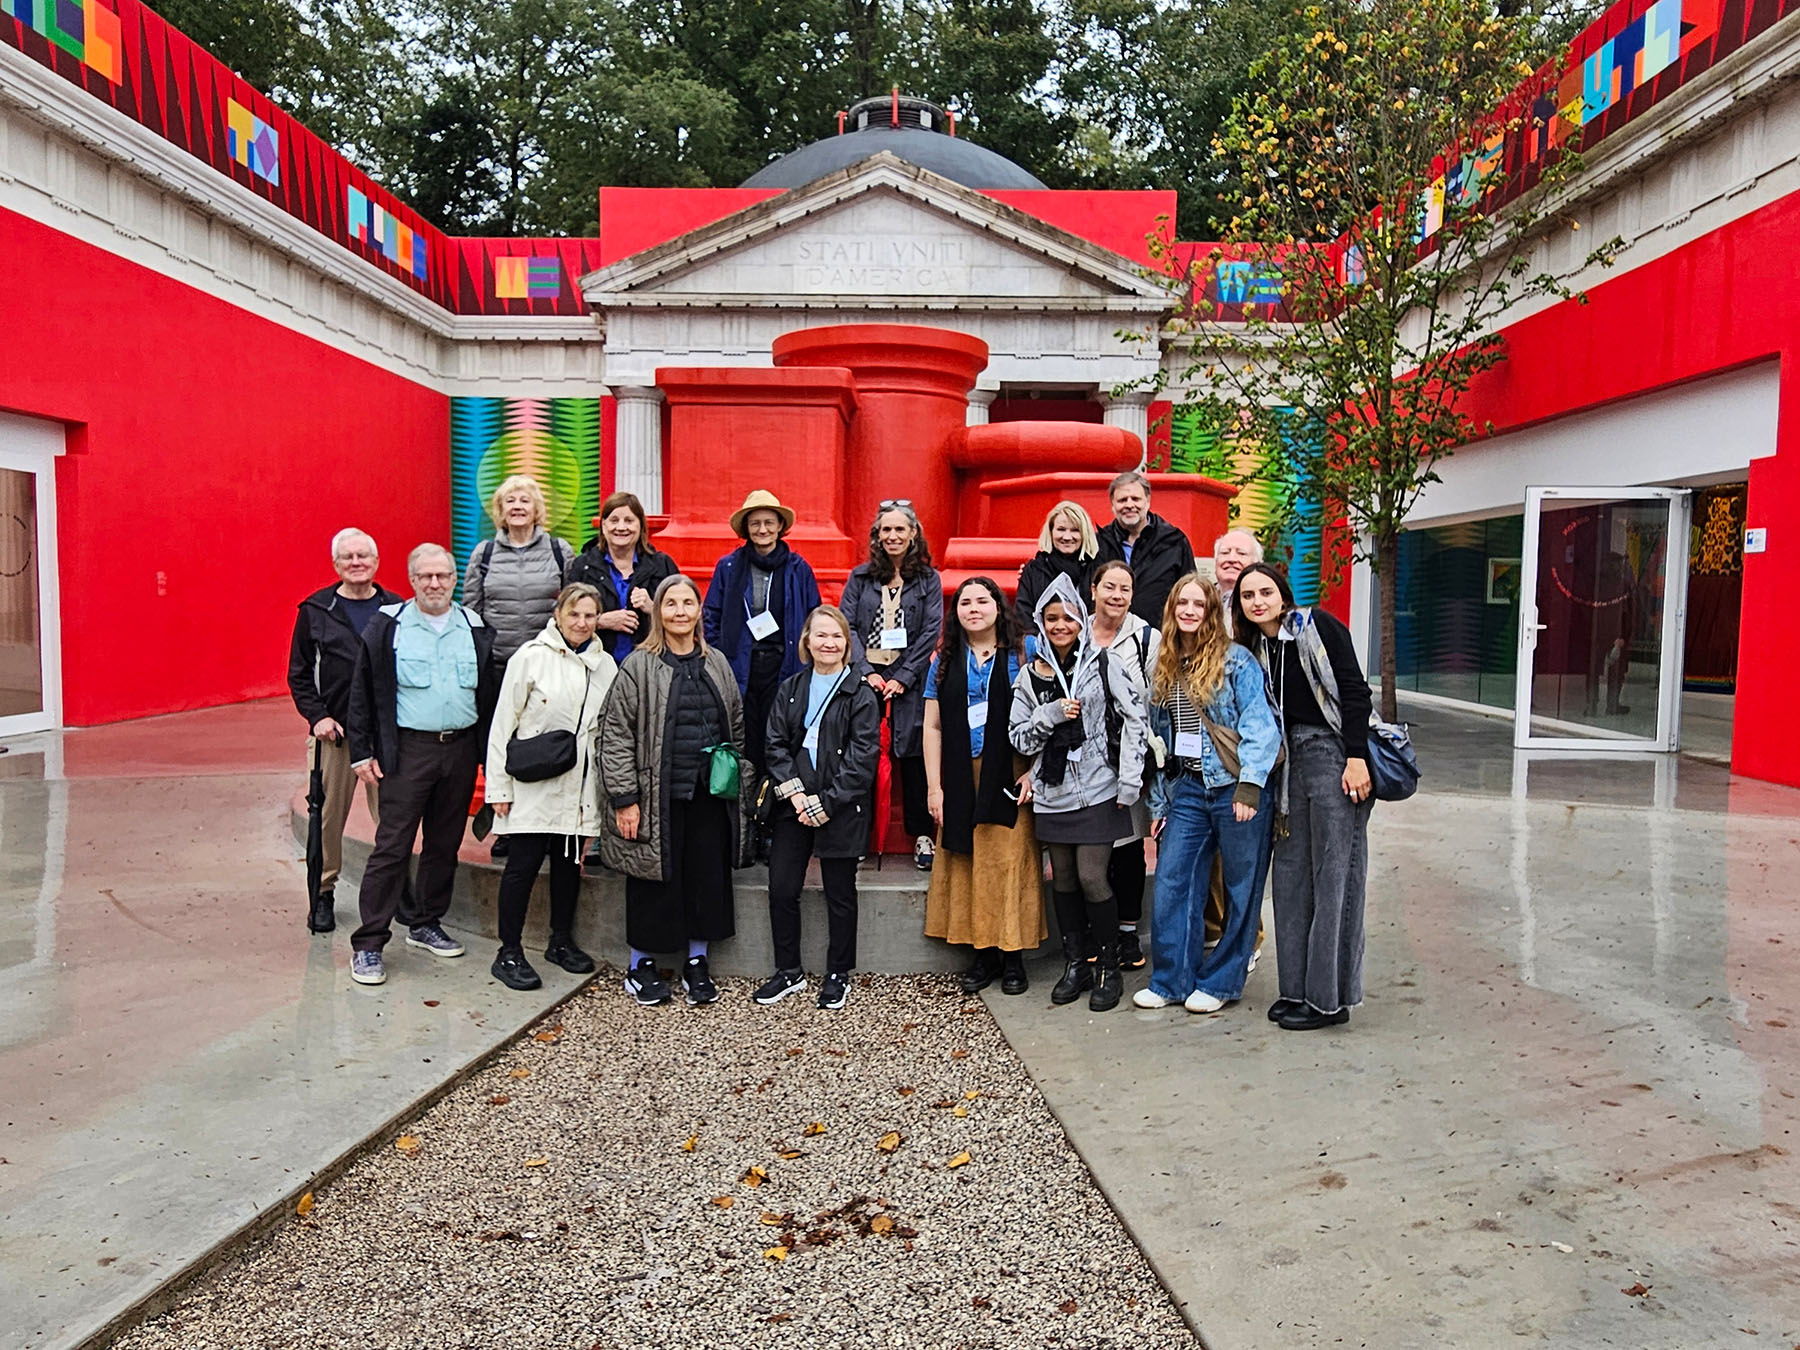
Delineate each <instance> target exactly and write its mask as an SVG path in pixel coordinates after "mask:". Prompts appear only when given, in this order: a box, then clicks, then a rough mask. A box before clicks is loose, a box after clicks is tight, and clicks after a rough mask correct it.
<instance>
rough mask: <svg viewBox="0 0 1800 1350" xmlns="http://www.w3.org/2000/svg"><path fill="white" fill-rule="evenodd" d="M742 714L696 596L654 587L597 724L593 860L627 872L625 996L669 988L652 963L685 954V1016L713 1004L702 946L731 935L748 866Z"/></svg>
mask: <svg viewBox="0 0 1800 1350" xmlns="http://www.w3.org/2000/svg"><path fill="white" fill-rule="evenodd" d="M743 750H744V705H743V700H742V699H741V698H740V697H739V695H738V686H737V679H736V677H735V676H733V675H732V673H731V665H730V663H729V662H727V661H726V660H725V656H724V653H722V652H720V651H719V649H718V648H716V647H709V646H707V644H706V639H705V638H704V637H703V636H702V635H701V632H700V588H699V587H698V586H697V585H695V584H694V582H693V581H692V580H690V579H689V578H687V577H685V576H679V575H677V576H672V577H670V578H669V579H668V580H667V581H665V582H663V583H662V585H660V586H658V587H657V588H656V595H655V596H654V597H653V598H652V605H651V610H650V632H649V634H648V635H647V636H646V637H645V639H644V640H643V641H642V642H640V643H639V644H638V646H637V650H636V651H634V652H632V654H631V655H630V656H628V657H626V658H625V664H624V666H623V667H621V668H620V670H619V677H618V679H616V680H615V681H613V688H612V693H611V694H610V695H608V697H607V700H606V708H605V710H604V711H603V712H602V713H601V716H600V791H601V792H602V793H603V794H604V795H605V798H606V800H605V802H604V803H603V805H604V806H605V807H607V808H608V809H607V810H606V811H604V812H603V815H604V816H605V817H606V819H605V821H604V824H605V829H604V830H603V831H602V833H601V836H600V853H601V856H602V857H603V858H604V859H605V860H606V865H607V866H608V867H611V868H614V869H616V870H618V871H620V872H623V873H624V874H625V941H626V942H627V943H629V944H630V947H631V968H630V970H629V972H628V973H627V974H626V976H625V992H626V993H628V994H630V995H631V996H632V997H633V998H635V999H636V1000H637V1001H638V1002H639V1003H641V1004H644V1005H646V1006H648V1005H651V1004H655V1003H664V1002H667V1001H668V998H669V986H668V983H667V982H666V981H664V980H663V978H662V976H661V974H660V972H658V970H657V968H656V959H655V955H654V954H655V953H657V952H681V951H685V952H686V955H687V963H686V965H685V966H684V967H683V969H682V984H683V986H684V988H685V989H686V991H687V1001H688V1003H689V1005H690V1006H698V1005H699V1004H702V1003H712V1002H715V1001H716V1000H717V999H718V997H719V990H718V987H717V986H716V985H714V984H713V981H712V977H711V975H710V974H709V972H708V970H707V964H706V958H707V950H708V944H709V943H711V942H715V941H717V940H719V939H721V938H728V937H730V936H731V935H732V934H733V933H735V932H736V931H737V925H736V921H735V914H734V909H733V902H732V893H731V869H732V868H733V867H740V866H743V865H745V864H746V862H747V861H748V856H747V855H748V846H749V840H748V835H747V832H746V828H745V827H746V824H747V822H748V821H749V819H750V813H749V811H748V810H746V809H745V808H746V806H747V802H746V800H745V799H746V796H747V792H748V782H749V778H750V775H749V773H748V771H747V767H746V766H745V765H744V763H743Z"/></svg>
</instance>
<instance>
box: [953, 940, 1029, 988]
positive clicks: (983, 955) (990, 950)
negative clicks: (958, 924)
mask: <svg viewBox="0 0 1800 1350" xmlns="http://www.w3.org/2000/svg"><path fill="white" fill-rule="evenodd" d="M1000 966H1001V962H1000V949H999V948H998V947H977V948H976V949H975V960H974V961H973V962H971V963H970V965H969V968H968V969H967V970H965V971H964V972H963V974H962V981H961V983H962V991H963V993H965V994H979V993H980V992H981V991H982V990H983V989H986V988H987V987H988V986H989V985H990V984H992V983H993V982H994V981H995V980H997V979H998V978H999V977H1000ZM1021 973H1023V970H1022V968H1021Z"/></svg>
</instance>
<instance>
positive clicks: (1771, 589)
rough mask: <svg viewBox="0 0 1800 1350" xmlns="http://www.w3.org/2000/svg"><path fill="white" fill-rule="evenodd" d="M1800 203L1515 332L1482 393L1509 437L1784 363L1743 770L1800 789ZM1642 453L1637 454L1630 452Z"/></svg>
mask: <svg viewBox="0 0 1800 1350" xmlns="http://www.w3.org/2000/svg"><path fill="white" fill-rule="evenodd" d="M1797 254H1800V193H1795V194H1791V195H1789V196H1787V197H1783V198H1782V199H1781V200H1779V201H1776V202H1772V203H1770V204H1769V205H1768V206H1765V207H1762V208H1761V209H1760V210H1757V211H1753V212H1751V213H1750V214H1748V215H1746V216H1742V217H1740V218H1739V219H1737V220H1734V221H1732V222H1731V223H1730V224H1728V225H1724V226H1722V227H1720V228H1719V229H1717V230H1714V231H1713V232H1712V233H1711V234H1708V235H1704V236H1702V237H1701V238H1699V239H1696V240H1694V241H1693V242H1692V243H1690V244H1686V245H1684V246H1682V247H1681V248H1679V249H1676V250H1675V251H1674V252H1673V253H1669V254H1666V255H1664V256H1663V257H1661V258H1657V259H1655V260H1653V261H1651V262H1648V263H1646V264H1644V265H1643V266H1641V267H1637V268H1634V269H1633V270H1631V271H1629V272H1626V273H1625V274H1623V275H1622V276H1618V277H1615V278H1613V279H1611V280H1609V281H1606V282H1605V283H1603V284H1601V285H1599V286H1596V287H1594V288H1593V289H1592V290H1591V291H1589V292H1588V303H1587V304H1586V305H1577V304H1573V303H1563V304H1560V305H1557V306H1555V307H1554V308H1551V309H1548V310H1545V311H1543V312H1541V313H1539V314H1535V315H1533V316H1531V317H1530V318H1528V319H1524V320H1522V321H1521V322H1519V323H1516V324H1513V325H1512V326H1511V327H1509V328H1507V329H1505V330H1503V331H1504V335H1505V337H1506V342H1507V359H1506V361H1504V362H1503V363H1502V364H1501V365H1499V366H1497V367H1496V368H1495V369H1494V370H1492V371H1490V372H1489V373H1488V374H1487V376H1485V377H1484V378H1483V379H1482V381H1481V382H1480V383H1479V384H1478V385H1477V387H1476V389H1475V390H1474V398H1473V400H1472V404H1471V412H1472V413H1473V415H1474V416H1475V418H1476V419H1477V421H1482V420H1487V421H1492V422H1493V423H1494V426H1495V428H1496V429H1497V430H1502V431H1505V430H1512V429H1514V428H1516V427H1519V426H1524V425H1526V424H1528V423H1532V422H1538V421H1543V420H1545V419H1548V418H1552V417H1561V416H1563V415H1565V414H1567V413H1571V412H1576V411H1580V410H1581V409H1584V408H1591V407H1595V406H1597V405H1600V404H1603V403H1608V402H1612V401H1614V400H1616V399H1621V398H1626V397H1629V396H1631V395H1634V394H1641V393H1646V392H1648V391H1650V390H1653V389H1661V388H1666V387H1668V386H1670V385H1674V384H1679V383H1682V382H1684V381H1686V380H1693V379H1698V378H1701V377H1703V376H1706V375H1713V374H1717V373H1719V372H1721V371H1725V370H1730V369H1732V368H1734V367H1737V366H1744V365H1749V364H1751V363H1753V362H1757V361H1765V360H1769V359H1771V358H1773V359H1777V360H1779V361H1780V362H1781V392H1780V396H1779V397H1780V409H1779V413H1778V419H1777V422H1776V431H1775V444H1776V453H1775V454H1774V455H1773V456H1769V457H1765V458H1762V459H1755V460H1752V461H1751V462H1750V489H1749V503H1748V513H1749V514H1748V519H1747V522H1746V523H1747V524H1749V525H1751V526H1759V525H1760V526H1763V527H1765V528H1767V530H1768V532H1769V536H1768V550H1767V552H1764V553H1752V554H1748V555H1746V556H1745V558H1744V599H1743V613H1742V623H1741V625H1740V628H1739V633H1740V638H1739V646H1738V680H1737V699H1736V709H1735V716H1734V723H1733V732H1732V750H1731V766H1732V768H1733V769H1734V770H1736V771H1737V772H1738V773H1740V774H1744V775H1746V776H1748V777H1752V778H1765V779H1768V780H1770V781H1772V782H1777V783H1786V784H1789V785H1791V786H1794V787H1800V718H1796V717H1795V716H1794V715H1793V689H1794V672H1795V671H1796V670H1800V624H1796V623H1795V622H1794V607H1793V597H1794V596H1796V595H1800V271H1797V270H1796V268H1795V266H1794V258H1795V257H1796V255H1797ZM1619 453H1621V454H1629V453H1630V447H1628V446H1621V447H1619Z"/></svg>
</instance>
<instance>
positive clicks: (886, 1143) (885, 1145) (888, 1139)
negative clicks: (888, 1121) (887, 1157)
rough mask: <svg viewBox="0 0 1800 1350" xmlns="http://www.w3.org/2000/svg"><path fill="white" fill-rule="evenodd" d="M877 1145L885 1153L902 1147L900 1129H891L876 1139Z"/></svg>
mask: <svg viewBox="0 0 1800 1350" xmlns="http://www.w3.org/2000/svg"><path fill="white" fill-rule="evenodd" d="M875 1147H876V1148H877V1149H879V1150H880V1151H881V1152H883V1153H892V1152H893V1151H894V1150H895V1149H897V1148H899V1147H900V1131H898V1130H889V1131H888V1132H887V1133H886V1134H884V1135H882V1136H881V1138H879V1139H877V1140H876V1141H875Z"/></svg>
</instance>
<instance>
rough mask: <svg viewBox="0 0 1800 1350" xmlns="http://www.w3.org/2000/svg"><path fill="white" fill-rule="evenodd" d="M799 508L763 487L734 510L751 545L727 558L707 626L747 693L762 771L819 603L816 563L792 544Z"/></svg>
mask: <svg viewBox="0 0 1800 1350" xmlns="http://www.w3.org/2000/svg"><path fill="white" fill-rule="evenodd" d="M793 528H794V511H793V508H792V507H788V506H783V505H782V504H781V503H780V502H779V501H777V500H776V498H775V494H774V493H772V492H764V491H762V490H760V489H758V490H757V491H755V492H752V493H751V494H750V495H749V496H748V497H746V498H744V504H743V505H742V506H740V507H739V508H738V509H737V510H736V511H734V512H732V513H731V531H732V533H733V534H735V535H737V536H738V538H740V539H742V540H743V541H744V544H743V547H742V548H735V549H733V550H732V551H731V552H730V553H727V554H726V555H725V556H724V557H723V558H720V559H719V562H718V565H717V566H716V567H714V568H713V575H712V584H711V585H709V586H708V587H707V588H706V605H705V608H704V609H703V611H702V614H701V621H702V624H703V627H704V630H705V634H706V643H707V645H708V646H709V647H717V648H718V649H719V651H720V652H722V653H723V654H724V656H725V659H726V660H727V661H729V662H730V663H731V673H732V674H733V675H735V676H737V683H738V692H739V693H741V694H742V695H743V696H744V755H745V758H747V759H748V760H749V761H750V762H751V763H752V764H754V765H755V766H756V770H757V772H758V773H761V772H762V770H763V767H764V763H765V753H764V749H763V743H764V737H765V736H766V734H767V731H768V724H769V709H770V708H771V707H772V706H774V702H775V690H776V688H777V687H778V686H779V685H780V684H781V682H782V681H783V680H785V679H787V678H788V677H789V676H791V675H794V674H796V673H797V672H798V671H799V669H800V655H799V641H800V628H801V625H802V624H804V623H805V622H806V616H807V615H808V614H811V613H812V612H813V610H814V609H816V608H817V607H818V604H819V583H818V581H817V579H816V578H815V577H814V576H813V570H812V565H811V564H810V563H808V562H807V561H806V559H805V558H802V557H801V556H800V555H799V554H798V553H796V552H794V551H793V549H791V548H789V547H788V545H787V540H786V535H787V532H788V531H789V530H791V529H793Z"/></svg>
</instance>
